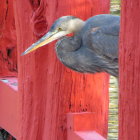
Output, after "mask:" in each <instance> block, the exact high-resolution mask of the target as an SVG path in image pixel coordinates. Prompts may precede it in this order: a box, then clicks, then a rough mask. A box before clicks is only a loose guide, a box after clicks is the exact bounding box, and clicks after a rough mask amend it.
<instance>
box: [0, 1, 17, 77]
mask: <svg viewBox="0 0 140 140" xmlns="http://www.w3.org/2000/svg"><path fill="white" fill-rule="evenodd" d="M15 75H17V50H16V30H15V20H14V11H13V1H12V0H1V1H0V77H4V76H15Z"/></svg>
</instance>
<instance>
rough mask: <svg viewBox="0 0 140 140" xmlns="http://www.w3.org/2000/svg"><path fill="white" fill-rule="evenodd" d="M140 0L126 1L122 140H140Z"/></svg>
mask: <svg viewBox="0 0 140 140" xmlns="http://www.w3.org/2000/svg"><path fill="white" fill-rule="evenodd" d="M139 12H140V1H139V0H135V1H133V0H127V1H122V13H121V37H120V104H119V106H120V111H119V113H120V114H119V117H120V127H119V130H120V131H119V132H120V134H119V140H139V139H140V127H139V126H140V74H139V73H140V16H139Z"/></svg>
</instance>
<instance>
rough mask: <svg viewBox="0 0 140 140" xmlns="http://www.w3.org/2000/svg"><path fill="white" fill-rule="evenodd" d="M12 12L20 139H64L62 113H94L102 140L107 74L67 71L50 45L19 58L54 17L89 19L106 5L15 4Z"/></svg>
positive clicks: (46, 0) (81, 1)
mask: <svg viewBox="0 0 140 140" xmlns="http://www.w3.org/2000/svg"><path fill="white" fill-rule="evenodd" d="M95 5H96V7H95ZM99 7H100V8H99ZM14 9H15V19H16V31H17V43H18V64H19V75H18V76H19V102H20V104H19V113H20V114H21V117H20V129H19V131H20V135H19V137H18V139H19V140H25V139H28V140H38V139H40V140H60V139H61V140H66V137H67V125H66V124H67V118H66V114H67V113H68V112H86V111H90V112H95V113H96V120H97V121H96V131H97V132H98V133H100V134H101V135H103V136H104V137H106V136H107V118H108V117H107V116H108V110H107V108H108V79H109V77H108V75H107V74H96V75H91V74H86V75H84V74H79V73H76V72H73V71H71V70H69V69H67V68H65V67H64V66H63V65H62V64H61V63H60V62H59V61H58V59H57V58H56V55H55V52H54V43H52V44H50V45H47V46H46V47H43V48H41V49H38V50H37V51H35V52H33V53H31V54H29V55H26V56H22V57H21V56H20V54H21V53H22V52H23V51H24V50H25V49H26V48H27V47H29V46H30V45H31V44H32V43H33V42H35V40H37V39H38V38H39V37H40V36H42V35H43V34H44V33H45V32H46V31H47V30H48V29H49V27H50V26H51V25H52V23H53V22H54V20H55V19H57V18H58V17H60V16H63V15H74V16H78V17H80V18H82V19H87V18H88V17H90V16H93V15H94V14H99V13H108V12H109V0H104V1H102V0H99V1H96V0H92V1H87V0H76V1H75V0H61V1H57V0H51V1H50V0H41V1H39V2H38V1H28V0H25V1H23V0H18V1H15V7H14ZM93 13H94V14H93Z"/></svg>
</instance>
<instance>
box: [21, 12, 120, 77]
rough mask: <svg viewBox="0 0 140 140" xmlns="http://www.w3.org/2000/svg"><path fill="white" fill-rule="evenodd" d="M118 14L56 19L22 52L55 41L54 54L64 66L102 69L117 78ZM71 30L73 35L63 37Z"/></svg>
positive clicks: (89, 69) (85, 71) (98, 71)
mask: <svg viewBox="0 0 140 140" xmlns="http://www.w3.org/2000/svg"><path fill="white" fill-rule="evenodd" d="M119 29H120V17H119V16H116V15H111V14H100V15H96V16H93V17H91V18H89V19H87V20H86V21H84V20H82V19H80V18H78V17H75V16H63V17H60V18H59V19H57V20H56V21H55V22H54V24H53V25H52V26H51V28H50V30H49V31H48V33H46V34H45V35H44V36H43V37H42V38H41V39H39V40H38V41H37V42H36V43H34V44H32V45H31V46H30V47H29V48H28V49H27V50H25V52H23V53H22V55H25V54H28V53H30V52H32V51H34V50H36V49H37V48H40V47H42V46H44V45H47V44H49V43H50V42H52V41H54V40H57V39H59V40H58V41H57V43H56V47H55V50H56V54H57V57H58V59H59V60H60V61H61V62H62V63H63V64H64V65H65V66H67V67H68V68H70V69H72V70H75V71H77V72H81V73H100V72H106V73H109V74H110V75H113V76H115V77H118V41H119ZM71 33H73V36H67V35H68V34H71Z"/></svg>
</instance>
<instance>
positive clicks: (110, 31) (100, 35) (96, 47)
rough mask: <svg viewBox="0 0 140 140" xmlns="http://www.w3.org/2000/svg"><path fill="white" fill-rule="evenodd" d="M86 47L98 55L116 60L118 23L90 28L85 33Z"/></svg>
mask: <svg viewBox="0 0 140 140" xmlns="http://www.w3.org/2000/svg"><path fill="white" fill-rule="evenodd" d="M87 38H88V39H87V40H88V42H87V43H88V44H89V45H88V46H87V47H88V48H90V49H91V50H92V51H94V52H96V53H97V54H99V55H100V56H103V57H106V58H107V59H111V60H116V59H117V60H118V38H119V25H118V24H114V25H111V26H110V27H108V26H104V27H96V28H91V29H90V31H89V32H88V33H87Z"/></svg>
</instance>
